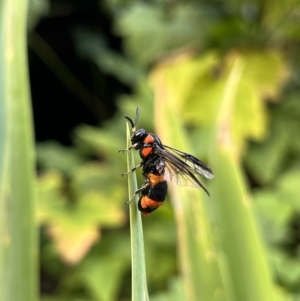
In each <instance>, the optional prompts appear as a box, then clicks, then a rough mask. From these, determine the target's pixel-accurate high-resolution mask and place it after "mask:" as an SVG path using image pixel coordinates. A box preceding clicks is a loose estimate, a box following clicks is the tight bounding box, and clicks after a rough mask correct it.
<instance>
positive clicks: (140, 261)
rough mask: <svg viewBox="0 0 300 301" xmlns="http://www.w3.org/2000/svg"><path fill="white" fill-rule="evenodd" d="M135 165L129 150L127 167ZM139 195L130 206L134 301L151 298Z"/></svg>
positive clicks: (132, 183) (131, 187)
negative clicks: (148, 286)
mask: <svg viewBox="0 0 300 301" xmlns="http://www.w3.org/2000/svg"><path fill="white" fill-rule="evenodd" d="M130 146H131V141H130V125H129V124H128V123H127V148H129V147H130ZM134 166H135V164H134V159H133V152H132V151H128V152H127V168H128V170H131V169H132V168H133V167H134ZM137 189H138V188H137V181H136V176H135V173H131V174H129V176H128V192H129V199H130V198H131V197H132V195H133V194H134V192H135V191H136V190H137ZM137 202H138V196H137V195H136V196H135V197H134V199H133V200H132V202H131V204H130V206H129V215H130V234H131V260H132V264H131V266H132V301H143V300H145V301H147V300H149V296H148V289H147V280H146V279H147V278H146V266H145V253H144V238H143V226H142V218H141V213H140V212H139V210H138V208H137Z"/></svg>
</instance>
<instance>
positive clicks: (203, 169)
mask: <svg viewBox="0 0 300 301" xmlns="http://www.w3.org/2000/svg"><path fill="white" fill-rule="evenodd" d="M164 147H165V148H166V149H168V150H170V151H171V152H173V153H174V154H175V155H176V156H178V157H180V158H181V159H182V160H183V161H184V162H185V163H186V164H187V165H188V166H189V168H190V169H191V171H192V172H196V173H198V174H199V175H201V176H203V177H205V178H207V179H212V178H213V177H214V174H213V172H212V170H211V169H210V168H209V167H207V166H206V165H205V164H204V163H203V162H202V161H200V160H199V159H198V158H196V157H194V156H193V155H190V154H187V153H184V152H182V151H179V150H177V149H175V148H172V147H170V146H167V145H164Z"/></svg>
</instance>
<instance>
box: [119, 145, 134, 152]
mask: <svg viewBox="0 0 300 301" xmlns="http://www.w3.org/2000/svg"><path fill="white" fill-rule="evenodd" d="M137 145H138V143H135V144H132V145H131V146H130V147H129V148H125V149H120V150H119V153H122V154H124V153H125V152H128V151H130V150H131V149H133V148H134V149H135V148H136V146H137Z"/></svg>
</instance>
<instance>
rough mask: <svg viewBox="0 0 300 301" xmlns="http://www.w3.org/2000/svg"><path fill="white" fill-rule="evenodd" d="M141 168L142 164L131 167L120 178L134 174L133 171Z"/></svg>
mask: <svg viewBox="0 0 300 301" xmlns="http://www.w3.org/2000/svg"><path fill="white" fill-rule="evenodd" d="M142 166H143V163H142V162H141V163H140V164H138V165H137V166H135V167H133V168H132V169H131V170H129V171H127V172H124V173H122V174H121V176H122V177H123V176H126V175H129V174H130V173H132V172H134V171H135V170H137V169H138V168H140V167H142Z"/></svg>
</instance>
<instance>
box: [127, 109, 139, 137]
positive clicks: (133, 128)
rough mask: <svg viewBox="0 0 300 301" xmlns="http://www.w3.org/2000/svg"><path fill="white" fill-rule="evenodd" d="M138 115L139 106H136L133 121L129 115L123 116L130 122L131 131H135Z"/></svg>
mask: <svg viewBox="0 0 300 301" xmlns="http://www.w3.org/2000/svg"><path fill="white" fill-rule="evenodd" d="M139 116H140V108H139V107H137V108H136V113H135V120H134V123H133V121H132V119H131V118H130V117H128V116H124V118H126V119H127V120H128V121H129V122H130V124H131V127H132V131H133V132H135V131H136V124H137V122H138V119H139Z"/></svg>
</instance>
